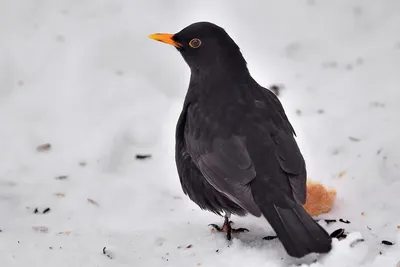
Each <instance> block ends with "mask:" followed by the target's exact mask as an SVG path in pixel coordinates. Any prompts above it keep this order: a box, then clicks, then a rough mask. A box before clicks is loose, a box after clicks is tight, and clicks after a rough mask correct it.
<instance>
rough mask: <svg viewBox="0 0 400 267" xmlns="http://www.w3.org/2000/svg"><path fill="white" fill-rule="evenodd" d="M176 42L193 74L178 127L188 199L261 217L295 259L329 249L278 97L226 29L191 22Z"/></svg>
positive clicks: (179, 162) (178, 147)
mask: <svg viewBox="0 0 400 267" xmlns="http://www.w3.org/2000/svg"><path fill="white" fill-rule="evenodd" d="M171 39H172V41H171V42H173V44H174V45H175V46H176V47H177V49H178V50H179V52H180V53H181V54H182V56H183V58H184V59H185V61H186V62H187V64H188V65H189V67H190V69H191V77H190V84H189V89H188V92H187V95H186V98H185V101H184V105H183V110H182V113H181V115H180V117H179V120H178V124H177V128H176V164H177V169H178V174H179V178H180V182H181V185H182V189H183V191H184V192H185V194H187V195H188V196H189V198H190V199H191V200H192V201H194V202H195V203H196V204H197V205H199V206H200V207H201V208H202V209H206V210H209V211H212V212H215V213H217V214H222V212H225V213H233V214H237V215H240V216H244V215H246V214H248V213H250V214H252V215H254V216H257V217H260V216H261V215H263V216H264V217H265V218H266V219H267V220H268V222H269V223H270V224H271V226H272V227H273V229H274V230H275V231H276V233H277V235H278V237H279V239H280V240H281V242H282V244H283V246H284V247H285V249H286V251H287V252H288V254H289V255H291V256H293V257H302V256H304V255H306V254H308V253H312V252H317V253H327V252H329V251H330V250H331V238H330V237H329V235H328V234H327V232H326V231H325V230H324V229H323V228H322V227H321V226H320V225H318V224H317V223H316V222H315V221H314V220H313V219H312V218H311V217H310V216H309V215H308V214H307V213H306V211H305V210H304V209H303V207H302V204H304V203H305V201H306V166H305V162H304V159H303V156H302V154H301V152H300V150H299V147H298V145H297V143H296V141H295V138H294V136H295V132H294V129H293V127H292V125H291V124H290V122H289V120H288V118H287V116H286V114H285V111H284V109H283V107H282V105H281V103H280V101H279V100H278V98H277V97H276V96H275V95H274V94H273V93H272V92H271V91H269V90H267V89H265V88H263V87H262V86H260V85H259V84H258V83H257V82H256V81H255V80H254V79H253V78H252V77H251V75H250V73H249V71H248V69H247V64H246V61H245V59H244V58H243V56H242V54H241V52H240V49H239V47H238V46H237V45H236V44H235V42H234V41H233V40H232V39H231V38H230V37H229V35H228V34H227V33H226V32H225V30H224V29H222V28H221V27H219V26H217V25H215V24H212V23H209V22H199V23H194V24H192V25H190V26H188V27H186V28H185V29H183V30H182V31H180V32H178V33H176V34H175V35H173V36H172V37H171ZM193 39H198V40H200V43H201V44H200V45H199V46H198V47H192V46H191V43H190V42H191V40H193ZM198 40H197V41H196V43H195V44H196V46H197V45H198V44H199V41H198Z"/></svg>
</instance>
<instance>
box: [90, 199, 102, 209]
mask: <svg viewBox="0 0 400 267" xmlns="http://www.w3.org/2000/svg"><path fill="white" fill-rule="evenodd" d="M87 201H88V202H89V203H90V204H93V205H95V206H97V207H99V206H100V205H99V203H97V202H96V201H94V200H93V199H91V198H88V199H87Z"/></svg>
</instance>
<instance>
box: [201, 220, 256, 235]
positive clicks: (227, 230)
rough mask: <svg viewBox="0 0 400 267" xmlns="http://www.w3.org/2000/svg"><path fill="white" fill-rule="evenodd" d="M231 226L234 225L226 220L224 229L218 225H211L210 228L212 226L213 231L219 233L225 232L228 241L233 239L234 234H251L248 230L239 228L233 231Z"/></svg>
mask: <svg viewBox="0 0 400 267" xmlns="http://www.w3.org/2000/svg"><path fill="white" fill-rule="evenodd" d="M231 224H233V222H232V221H229V220H228V219H226V218H225V222H224V225H222V227H219V226H218V225H216V224H209V226H212V227H213V229H211V230H212V231H213V230H217V231H218V232H223V233H226V239H228V240H231V239H232V233H243V232H249V230H248V229H246V228H238V229H233V228H232V226H231Z"/></svg>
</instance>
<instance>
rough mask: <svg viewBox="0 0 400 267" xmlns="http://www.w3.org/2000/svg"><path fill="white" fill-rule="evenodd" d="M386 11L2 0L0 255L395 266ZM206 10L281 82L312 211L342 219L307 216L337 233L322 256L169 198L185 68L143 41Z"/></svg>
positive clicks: (399, 180)
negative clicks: (227, 229)
mask: <svg viewBox="0 0 400 267" xmlns="http://www.w3.org/2000/svg"><path fill="white" fill-rule="evenodd" d="M399 14H400V2H399V1H398V0H381V1H372V0H336V1H322V0H268V1H265V0H264V1H252V2H246V1H240V2H239V1H238V2H235V1H227V0H224V1H218V2H217V1H215V2H214V1H181V0H179V1H178V0H171V1H162V0H159V1H126V0H85V1H78V0H69V1H67V0H40V1H29V0H19V1H0V40H1V41H0V51H1V52H0V70H1V74H0V123H1V124H0V125H1V130H0V151H1V153H0V229H1V232H0V262H1V263H0V266H2V267H12V266H18V267H20V266H42V267H43V266H57V267H63V266H74V267H75V266H84V267H91V266H154V267H155V266H174V267H179V266H186V267H188V266H203V267H205V266H218V267H220V266H257V267H259V266H269V267H275V266H296V264H297V265H298V264H300V265H301V266H313V267H322V266H324V267H328V266H329V267H337V266H341V267H345V266H349V267H350V266H365V267H367V266H368V267H369V266H385V267H386V266H396V264H398V263H399V262H400V248H399V245H398V244H399V243H400V229H398V225H400V213H399V211H400V201H399V193H400V141H399V136H400V126H399V125H400V116H399V114H400V35H399V33H400V16H399ZM204 20H206V21H211V22H214V23H217V24H219V25H221V26H222V27H224V28H225V29H226V30H227V31H228V33H230V34H231V36H232V37H233V38H234V39H235V41H236V42H237V43H238V44H239V46H240V47H241V49H242V51H243V54H244V56H245V57H246V59H247V61H248V65H249V68H250V71H251V73H252V74H253V77H254V78H255V79H256V80H257V81H258V82H259V83H261V84H262V85H264V86H269V85H271V84H283V85H284V89H283V90H282V92H281V95H280V99H281V101H282V103H283V105H284V107H285V110H286V112H287V115H288V117H289V118H290V120H291V122H292V124H293V125H294V127H295V129H296V132H297V136H298V138H297V140H298V143H299V146H300V148H301V150H302V152H303V154H304V156H305V159H306V162H307V167H308V172H309V177H310V178H311V179H312V180H314V181H320V182H323V183H324V184H325V185H327V186H331V187H333V188H335V189H336V190H337V192H338V196H337V201H336V203H335V206H334V209H333V210H332V211H331V212H330V213H329V214H326V215H324V216H321V217H322V218H329V219H332V218H333V219H339V218H343V219H345V220H349V221H350V222H351V223H350V224H343V223H332V224H329V225H326V224H323V226H324V227H326V229H327V230H328V231H329V232H332V231H334V230H336V229H337V228H345V229H346V231H347V232H349V235H348V237H347V238H346V239H343V240H341V241H338V240H336V239H335V240H334V244H333V246H334V248H333V250H332V252H331V253H329V254H327V255H323V256H321V255H310V256H309V257H305V258H303V259H293V258H290V257H288V256H287V254H286V253H285V251H284V249H283V247H282V246H281V244H280V243H279V242H278V241H277V240H272V241H264V240H262V237H264V236H267V235H273V234H274V233H273V231H272V229H271V228H270V226H269V225H268V223H267V222H266V221H265V220H264V219H261V218H254V217H251V216H248V217H244V218H238V217H233V218H232V219H233V221H234V222H235V226H236V227H246V228H248V229H250V232H249V233H245V234H241V235H239V236H237V237H236V238H234V240H233V241H232V243H228V242H227V241H226V240H225V237H224V235H223V234H219V233H212V232H210V227H209V226H208V224H209V223H218V224H220V223H222V220H223V219H222V218H220V217H218V216H216V215H214V214H212V213H210V212H207V211H202V210H200V209H199V208H198V207H197V206H196V205H195V204H194V203H192V202H191V201H190V200H189V198H188V197H186V196H185V195H184V194H183V193H182V191H181V188H180V184H179V179H178V176H177V172H176V168H175V162H174V142H175V140H174V130H175V125H176V121H177V117H178V115H179V113H180V110H181V106H182V103H183V98H184V95H185V92H186V88H187V85H188V79H189V69H188V67H187V66H186V64H185V62H184V61H183V59H182V58H181V56H180V55H179V53H178V52H177V51H176V50H175V49H174V48H172V47H170V46H167V45H164V44H161V43H158V42H155V41H153V40H150V39H149V38H148V37H147V36H148V34H150V33H154V32H177V31H179V30H180V29H182V28H183V27H185V26H187V25H189V24H190V23H193V22H196V21H204ZM44 143H50V144H51V145H52V148H51V150H50V151H47V152H37V151H36V147H37V146H38V145H41V144H44ZM140 153H143V154H151V155H152V157H151V158H149V159H146V160H137V159H135V155H136V154H140ZM83 163H85V164H86V165H85V164H83ZM82 165H84V166H82ZM63 175H64V176H67V177H66V179H61V180H60V179H56V177H59V176H63ZM55 194H59V195H58V196H57V195H55ZM60 194H63V195H60ZM88 199H90V200H92V201H88ZM36 208H37V209H38V211H39V212H38V213H36V214H35V213H34V210H35V209H36ZM46 208H50V211H49V212H47V213H46V214H41V213H42V211H43V210H44V209H46ZM362 213H363V215H362ZM36 227H46V229H47V232H46V233H43V232H40V231H35V230H34V228H36ZM36 229H37V228H36ZM361 237H362V238H363V239H364V240H365V241H364V242H360V243H357V244H355V245H354V244H353V241H354V240H357V239H359V238H361ZM382 240H388V241H391V242H393V243H394V245H393V246H386V245H383V244H381V241H382ZM189 245H191V246H189ZM188 246H189V247H188ZM104 247H106V249H105V254H103V248H104ZM107 255H108V256H107ZM314 260H316V262H314ZM397 266H399V265H397Z"/></svg>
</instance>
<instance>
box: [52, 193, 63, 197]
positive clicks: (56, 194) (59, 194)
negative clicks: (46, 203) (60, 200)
mask: <svg viewBox="0 0 400 267" xmlns="http://www.w3.org/2000/svg"><path fill="white" fill-rule="evenodd" d="M54 195H55V196H56V197H65V194H63V193H54Z"/></svg>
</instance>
